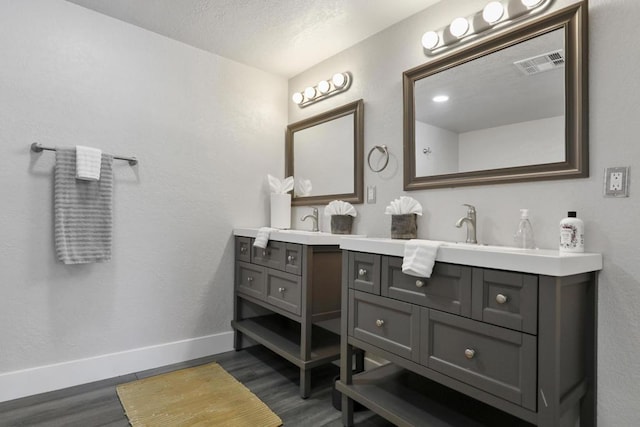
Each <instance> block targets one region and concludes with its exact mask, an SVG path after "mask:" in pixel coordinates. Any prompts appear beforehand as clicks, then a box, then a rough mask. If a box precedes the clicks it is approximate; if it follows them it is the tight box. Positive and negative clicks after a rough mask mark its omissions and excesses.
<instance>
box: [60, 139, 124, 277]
mask: <svg viewBox="0 0 640 427" xmlns="http://www.w3.org/2000/svg"><path fill="white" fill-rule="evenodd" d="M112 164H113V156H112V155H110V154H103V155H102V162H101V165H100V168H101V171H102V172H101V175H102V179H100V180H99V181H84V180H78V179H76V150H75V149H73V148H58V149H56V166H55V175H54V212H55V241H56V253H57V256H58V259H59V260H60V261H62V262H63V263H65V264H85V263H90V262H103V261H109V260H110V259H111V235H112V210H113V209H112V197H113V172H112Z"/></svg>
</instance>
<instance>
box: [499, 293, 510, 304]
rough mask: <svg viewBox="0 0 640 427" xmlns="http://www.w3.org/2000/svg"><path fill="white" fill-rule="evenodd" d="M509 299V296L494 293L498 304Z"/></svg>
mask: <svg viewBox="0 0 640 427" xmlns="http://www.w3.org/2000/svg"><path fill="white" fill-rule="evenodd" d="M508 300H509V298H507V297H506V296H505V295H502V294H498V295H496V302H497V303H498V304H504V303H505V302H507V301H508Z"/></svg>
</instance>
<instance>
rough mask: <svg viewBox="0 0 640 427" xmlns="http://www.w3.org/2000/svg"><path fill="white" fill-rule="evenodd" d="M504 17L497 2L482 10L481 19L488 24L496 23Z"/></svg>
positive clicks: (502, 8)
mask: <svg viewBox="0 0 640 427" xmlns="http://www.w3.org/2000/svg"><path fill="white" fill-rule="evenodd" d="M502 15H504V6H502V3H500V2H499V1H492V2H491V3H488V4H487V5H486V6H485V7H484V9H482V19H484V20H485V22H487V23H488V24H493V23H494V22H498V21H499V20H500V18H502Z"/></svg>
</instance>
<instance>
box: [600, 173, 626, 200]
mask: <svg viewBox="0 0 640 427" xmlns="http://www.w3.org/2000/svg"><path fill="white" fill-rule="evenodd" d="M604 196H605V197H629V167H628V166H620V167H613V168H606V169H605V171H604Z"/></svg>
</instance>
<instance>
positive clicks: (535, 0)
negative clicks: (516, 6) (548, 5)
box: [521, 0, 542, 7]
mask: <svg viewBox="0 0 640 427" xmlns="http://www.w3.org/2000/svg"><path fill="white" fill-rule="evenodd" d="M521 1H522V4H523V5H525V6H527V7H535V6H537V5H539V4H540V3H542V0H521Z"/></svg>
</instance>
